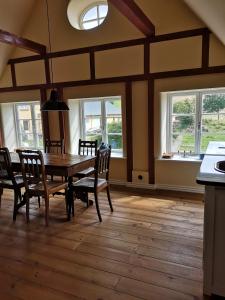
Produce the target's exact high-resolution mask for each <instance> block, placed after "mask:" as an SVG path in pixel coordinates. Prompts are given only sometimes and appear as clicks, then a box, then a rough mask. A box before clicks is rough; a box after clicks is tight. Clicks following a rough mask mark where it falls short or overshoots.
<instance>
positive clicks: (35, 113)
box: [34, 104, 41, 119]
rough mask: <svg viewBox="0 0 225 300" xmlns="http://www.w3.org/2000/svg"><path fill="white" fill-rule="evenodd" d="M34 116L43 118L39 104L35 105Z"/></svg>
mask: <svg viewBox="0 0 225 300" xmlns="http://www.w3.org/2000/svg"><path fill="white" fill-rule="evenodd" d="M34 116H35V119H41V111H40V105H39V104H35V105H34Z"/></svg>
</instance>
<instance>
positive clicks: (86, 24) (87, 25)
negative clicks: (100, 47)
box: [83, 21, 98, 29]
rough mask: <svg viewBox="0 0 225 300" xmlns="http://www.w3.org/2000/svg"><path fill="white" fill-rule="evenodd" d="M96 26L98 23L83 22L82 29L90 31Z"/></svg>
mask: <svg viewBox="0 0 225 300" xmlns="http://www.w3.org/2000/svg"><path fill="white" fill-rule="evenodd" d="M97 26H98V21H91V22H85V23H83V28H84V29H91V28H95V27H97Z"/></svg>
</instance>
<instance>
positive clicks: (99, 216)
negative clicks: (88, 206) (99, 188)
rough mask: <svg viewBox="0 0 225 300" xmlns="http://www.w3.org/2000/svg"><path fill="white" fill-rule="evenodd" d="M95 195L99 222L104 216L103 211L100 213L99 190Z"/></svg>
mask: <svg viewBox="0 0 225 300" xmlns="http://www.w3.org/2000/svg"><path fill="white" fill-rule="evenodd" d="M94 195H95V206H96V210H97V213H98V218H99V222H102V217H101V213H100V209H99V205H98V194H97V192H95V193H94Z"/></svg>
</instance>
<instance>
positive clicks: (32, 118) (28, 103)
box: [13, 101, 44, 150]
mask: <svg viewBox="0 0 225 300" xmlns="http://www.w3.org/2000/svg"><path fill="white" fill-rule="evenodd" d="M37 104H39V105H40V103H39V102H38V101H32V102H17V103H14V104H13V107H14V119H15V128H16V137H17V145H18V147H24V146H23V145H22V143H21V131H20V126H19V122H20V120H21V119H19V116H18V107H19V106H21V105H30V107H31V122H32V132H33V136H34V146H33V147H30V146H29V148H30V149H40V150H43V149H44V148H43V147H38V142H37V128H36V120H38V119H36V118H35V112H34V106H35V105H37ZM40 120H41V121H42V119H41V118H40ZM42 134H43V128H42Z"/></svg>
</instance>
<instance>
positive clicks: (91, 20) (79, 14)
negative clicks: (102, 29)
mask: <svg viewBox="0 0 225 300" xmlns="http://www.w3.org/2000/svg"><path fill="white" fill-rule="evenodd" d="M107 14H108V3H107V1H99V2H96V0H95V1H93V0H83V1H78V0H71V1H70V2H69V4H68V8H67V16H68V20H69V22H70V24H71V25H72V26H73V27H74V28H76V29H79V30H89V29H92V28H95V27H98V26H99V25H101V24H102V23H103V21H104V20H105V18H106V16H107Z"/></svg>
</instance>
